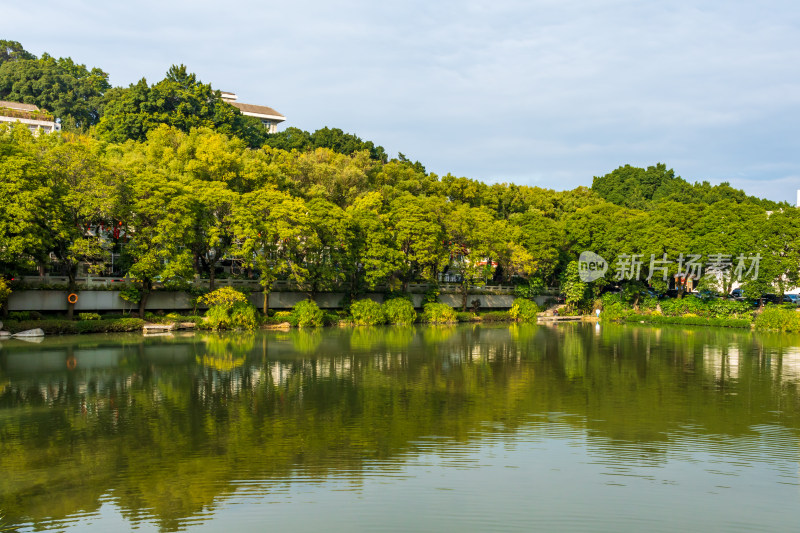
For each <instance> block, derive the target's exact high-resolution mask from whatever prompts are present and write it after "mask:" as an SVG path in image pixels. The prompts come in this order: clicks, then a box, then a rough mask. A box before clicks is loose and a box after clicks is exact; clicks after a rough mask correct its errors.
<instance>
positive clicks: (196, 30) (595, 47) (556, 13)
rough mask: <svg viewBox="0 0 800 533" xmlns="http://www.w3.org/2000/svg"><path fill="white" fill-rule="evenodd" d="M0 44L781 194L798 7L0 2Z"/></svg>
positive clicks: (792, 137)
mask: <svg viewBox="0 0 800 533" xmlns="http://www.w3.org/2000/svg"><path fill="white" fill-rule="evenodd" d="M3 4H5V5H2V7H0V10H2V13H3V16H2V20H0V35H1V36H2V37H0V38H5V39H11V40H16V41H20V42H21V43H22V44H23V45H24V46H25V48H26V49H27V50H29V51H31V52H33V53H35V54H37V55H39V54H41V53H42V52H45V51H46V52H49V53H51V54H52V55H56V56H70V57H72V58H73V59H74V60H76V61H78V62H80V63H85V64H86V65H87V66H90V67H91V66H98V67H100V68H102V69H104V70H105V71H107V72H108V73H109V74H110V77H111V82H112V84H114V85H123V86H127V85H128V84H130V83H132V82H135V81H137V80H138V79H140V78H141V77H146V78H147V80H148V81H149V82H150V83H153V82H156V81H158V80H160V79H162V78H163V77H164V74H165V72H166V71H167V69H168V68H169V66H170V65H172V64H178V63H183V64H186V65H187V66H188V67H189V69H190V70H192V71H194V72H196V73H197V74H198V76H199V77H200V79H202V80H203V81H204V82H209V83H211V84H212V85H213V86H214V87H215V88H219V89H222V90H228V91H233V92H236V93H237V94H238V95H239V100H240V101H243V102H247V103H254V104H263V105H269V106H271V107H274V108H275V109H277V110H278V111H280V112H281V113H283V114H284V115H285V116H286V117H287V122H286V123H284V124H285V126H296V127H299V128H302V129H306V130H310V131H313V130H315V129H318V128H321V127H323V126H330V127H338V128H341V129H343V130H345V131H347V132H351V133H355V134H357V135H358V136H360V137H361V138H362V139H368V140H372V141H374V142H376V143H377V144H381V145H383V146H384V147H385V148H386V149H387V151H388V152H389V154H390V155H391V156H396V155H397V152H403V153H404V154H405V155H406V156H408V157H410V158H412V159H418V160H419V161H421V162H422V163H423V164H425V165H426V167H427V168H428V170H429V171H432V172H436V173H437V174H440V175H442V174H446V173H447V172H450V173H452V174H455V175H458V176H466V177H469V178H476V179H481V180H483V181H486V182H489V183H493V182H504V181H505V182H514V183H518V184H526V185H536V186H540V187H549V188H554V189H560V190H561V189H571V188H574V187H577V186H579V185H587V186H589V185H591V182H592V177H593V176H599V175H603V174H605V173H607V172H610V171H611V170H613V169H614V168H616V167H618V166H620V165H624V164H627V163H629V164H632V165H636V166H647V165H651V164H655V163H657V162H663V163H666V164H667V166H669V167H671V168H674V169H675V171H676V173H677V174H679V175H681V176H682V177H684V178H685V179H687V180H689V181H703V180H708V181H710V182H712V183H719V182H720V181H729V182H731V184H732V185H733V186H735V187H737V188H742V189H744V190H746V191H747V192H748V193H750V194H756V195H758V196H762V197H767V198H771V199H774V200H787V201H790V202H792V203H794V201H795V198H796V190H797V189H798V188H800V135H798V133H800V132H798V125H797V124H798V117H799V116H800V69H798V65H800V4H798V3H796V2H790V1H769V0H767V1H764V2H760V3H758V4H755V3H753V2H744V1H737V0H729V1H724V2H723V1H705V2H704V1H695V2H688V1H681V0H666V1H663V2H645V1H626V0H593V1H588V0H586V1H584V0H577V1H568V0H563V1H556V0H528V1H516V0H493V1H466V2H456V1H440V2H436V3H431V2H417V1H406V2H390V3H383V4H381V3H378V2H374V1H360V0H354V1H344V2H335V1H333V2H331V1H329V2H321V1H316V0H295V1H293V2H273V1H269V0H267V1H244V0H230V1H228V2H221V1H216V2H208V1H204V0H192V1H191V2H189V1H174V2H171V1H168V0H165V1H161V2H157V1H153V0H141V1H139V2H138V3H132V2H131V3H127V2H126V3H122V2H120V3H114V2H99V1H88V0H83V1H81V0H61V1H59V2H55V1H51V0H39V1H37V2H35V3H34V2H11V1H8V0H3Z"/></svg>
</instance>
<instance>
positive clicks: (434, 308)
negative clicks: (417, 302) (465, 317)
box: [422, 303, 456, 324]
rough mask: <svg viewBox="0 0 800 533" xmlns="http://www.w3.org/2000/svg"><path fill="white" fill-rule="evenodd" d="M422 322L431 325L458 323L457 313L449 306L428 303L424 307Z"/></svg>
mask: <svg viewBox="0 0 800 533" xmlns="http://www.w3.org/2000/svg"><path fill="white" fill-rule="evenodd" d="M422 320H423V321H424V322H430V323H431V324H450V323H452V322H455V321H456V312H455V310H453V308H452V307H450V306H449V305H447V304H440V303H427V304H425V307H423V311H422Z"/></svg>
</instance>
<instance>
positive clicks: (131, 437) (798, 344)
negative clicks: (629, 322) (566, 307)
mask: <svg viewBox="0 0 800 533" xmlns="http://www.w3.org/2000/svg"><path fill="white" fill-rule="evenodd" d="M799 386H800V337H797V336H791V335H777V334H774V335H768V334H758V333H751V332H749V331H740V330H725V329H713V328H689V329H687V328H673V327H658V328H651V327H644V326H614V325H594V324H580V323H579V324H561V325H557V326H536V325H512V326H507V325H504V326H501V327H486V326H472V325H470V326H458V327H408V328H403V327H394V328H393V327H387V328H364V329H325V330H318V331H298V330H293V331H288V332H277V331H276V332H265V333H256V334H231V335H209V334H200V333H198V334H190V335H187V336H175V337H155V338H143V337H142V336H140V335H130V336H119V335H114V336H85V337H64V338H47V339H45V340H44V341H43V342H41V343H39V344H30V343H25V342H23V341H4V342H3V343H2V347H1V348H0V531H20V532H22V531H97V532H101V531H103V532H105V531H127V530H131V529H137V530H139V531H193V532H194V531H198V532H199V531H225V532H233V531H237V532H238V531H293V532H302V531H309V532H319V531H347V532H352V531H377V532H388V531H397V532H400V531H402V532H407V531H431V532H434V531H435V532H441V531H458V532H470V531H476V532H477V531H480V532H485V531H493V532H494V531H499V532H503V531H526V532H527V531H548V532H551V531H609V532H620V531H637V532H638V531H669V532H673V531H703V532H705V531H790V530H796V529H797V527H798V526H797V523H798V518H799V517H800V472H799V471H798V468H800V397H799V396H798V394H799V392H798V387H799Z"/></svg>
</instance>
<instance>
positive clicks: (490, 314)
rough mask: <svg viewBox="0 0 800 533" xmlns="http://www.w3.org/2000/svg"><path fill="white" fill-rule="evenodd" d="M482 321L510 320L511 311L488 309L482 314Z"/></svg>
mask: <svg viewBox="0 0 800 533" xmlns="http://www.w3.org/2000/svg"><path fill="white" fill-rule="evenodd" d="M480 317H481V322H510V321H511V312H510V311H487V312H485V313H481V314H480Z"/></svg>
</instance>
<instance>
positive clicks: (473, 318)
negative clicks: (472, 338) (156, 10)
mask: <svg viewBox="0 0 800 533" xmlns="http://www.w3.org/2000/svg"><path fill="white" fill-rule="evenodd" d="M456 320H457V321H459V322H477V321H478V320H480V317H478V315H476V314H475V313H472V312H470V311H456Z"/></svg>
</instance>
